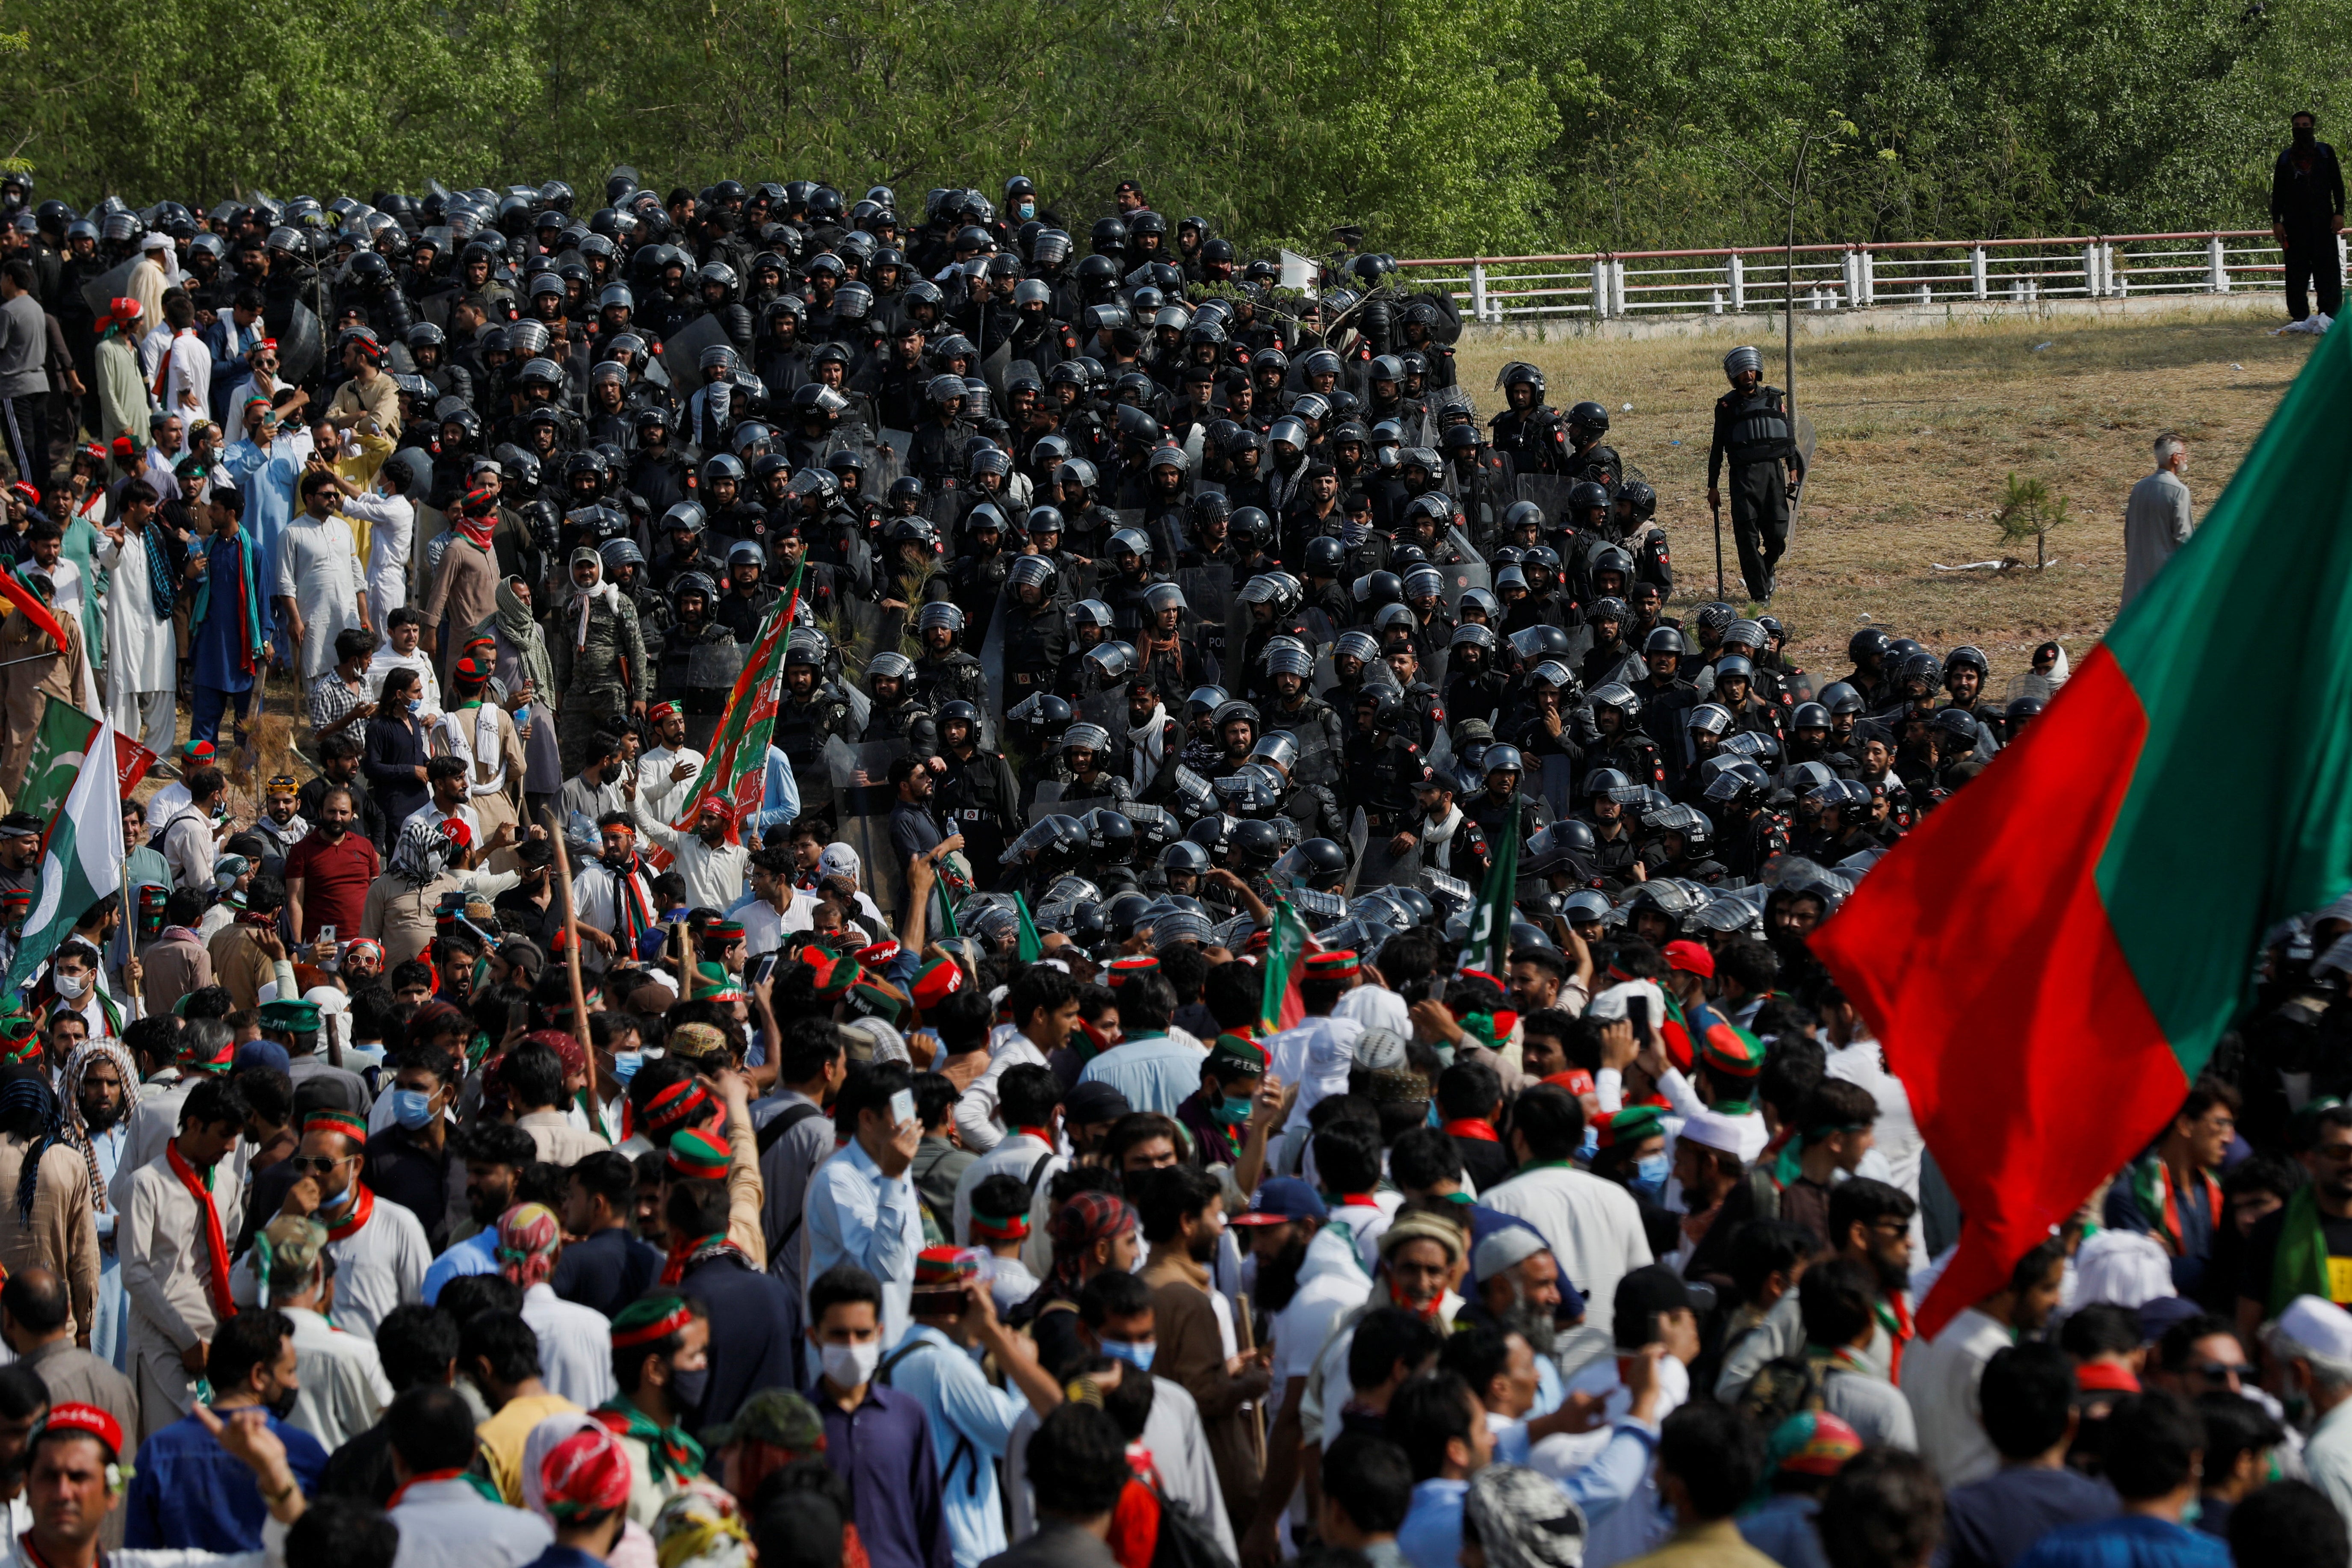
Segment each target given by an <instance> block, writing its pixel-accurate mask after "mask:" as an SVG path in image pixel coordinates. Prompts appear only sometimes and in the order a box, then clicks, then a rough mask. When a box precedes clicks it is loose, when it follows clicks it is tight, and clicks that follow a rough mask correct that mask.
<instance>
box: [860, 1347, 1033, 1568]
mask: <svg viewBox="0 0 2352 1568" xmlns="http://www.w3.org/2000/svg"><path fill="white" fill-rule="evenodd" d="M923 1346H929V1348H928V1349H924V1348H920V1347H923ZM884 1359H885V1361H886V1362H887V1363H888V1364H889V1367H890V1373H889V1378H890V1386H891V1387H892V1388H894V1389H897V1390H898V1392H899V1393H901V1394H909V1395H912V1396H913V1397H914V1398H916V1399H918V1400H919V1401H921V1403H922V1406H923V1410H924V1413H925V1414H926V1415H929V1417H930V1423H931V1452H932V1454H933V1455H935V1456H936V1457H937V1458H938V1459H939V1462H940V1488H941V1489H942V1492H943V1493H944V1498H943V1503H944V1508H945V1511H946V1515H947V1527H948V1541H949V1542H950V1546H951V1548H952V1549H953V1551H954V1552H955V1562H956V1568H978V1564H979V1563H981V1561H982V1559H984V1558H989V1557H993V1556H995V1555H996V1554H997V1553H998V1552H1002V1551H1003V1550H1004V1548H1005V1545H1006V1542H1005V1539H1004V1515H1003V1505H1002V1504H1001V1503H1000V1502H999V1501H998V1500H997V1490H996V1463H995V1461H997V1460H999V1459H1001V1458H1004V1449H1005V1445H1006V1444H1007V1443H1009V1442H1010V1441H1011V1440H1012V1437H1013V1423H1015V1422H1017V1421H1019V1420H1020V1419H1021V1413H1022V1412H1023V1411H1024V1410H1026V1409H1028V1408H1029V1402H1028V1401H1027V1400H1025V1399H1024V1398H1022V1397H1021V1395H1019V1394H1014V1393H1013V1392H1012V1391H1010V1390H1008V1389H1003V1388H997V1387H994V1386H992V1384H990V1383H989V1381H988V1379H987V1378H985V1377H983V1376H982V1375H981V1371H980V1367H979V1364H978V1363H975V1362H974V1361H973V1360H972V1358H971V1352H969V1351H967V1350H965V1349H964V1348H963V1347H962V1346H961V1345H959V1344H957V1343H956V1342H954V1341H953V1340H951V1339H950V1338H948V1337H947V1335H945V1334H943V1333H941V1332H940V1331H939V1330H937V1329H933V1328H925V1327H922V1326H920V1325H918V1326H917V1327H915V1328H911V1329H908V1331H907V1334H906V1337H905V1338H904V1339H902V1340H900V1341H899V1342H898V1345H897V1346H896V1347H895V1348H893V1349H892V1351H891V1352H890V1354H889V1355H888V1356H887V1357H885V1358H884ZM877 1375H878V1374H877Z"/></svg>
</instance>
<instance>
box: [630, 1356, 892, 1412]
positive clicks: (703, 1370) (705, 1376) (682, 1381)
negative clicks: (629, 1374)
mask: <svg viewBox="0 0 2352 1568" xmlns="http://www.w3.org/2000/svg"><path fill="white" fill-rule="evenodd" d="M861 1348H863V1347H861ZM826 1370H827V1371H831V1370H832V1368H831V1365H830V1364H829V1363H828V1365H827V1367H826ZM709 1387H710V1369H709V1367H707V1366H698V1367H696V1368H695V1369H694V1370H693V1371H692V1372H688V1371H687V1370H686V1369H685V1368H683V1367H676V1366H674V1367H672V1368H670V1369H669V1397H670V1403H671V1404H672V1405H675V1406H676V1407H677V1408H678V1409H680V1410H699V1409H701V1408H702V1396H703V1394H705V1393H707V1392H708V1391H709Z"/></svg>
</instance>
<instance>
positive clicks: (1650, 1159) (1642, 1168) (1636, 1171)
mask: <svg viewBox="0 0 2352 1568" xmlns="http://www.w3.org/2000/svg"><path fill="white" fill-rule="evenodd" d="M1671 1168H1672V1167H1671V1166H1670V1164H1669V1163H1668V1162H1667V1160H1666V1157H1665V1156H1664V1154H1644V1155H1643V1156H1642V1157H1641V1158H1640V1159H1638V1160H1636V1161H1634V1162H1633V1190H1634V1191H1635V1192H1637V1193H1640V1194H1642V1195H1643V1197H1649V1198H1654V1197H1656V1196H1657V1195H1658V1194H1660V1193H1663V1192H1664V1191H1665V1190H1666V1173H1667V1171H1668V1170H1670V1169H1671Z"/></svg>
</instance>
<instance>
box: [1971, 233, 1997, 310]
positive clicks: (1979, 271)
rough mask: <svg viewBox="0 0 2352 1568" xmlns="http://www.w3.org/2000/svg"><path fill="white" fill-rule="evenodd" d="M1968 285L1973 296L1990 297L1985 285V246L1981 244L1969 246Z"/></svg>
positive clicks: (1980, 298) (1982, 298)
mask: <svg viewBox="0 0 2352 1568" xmlns="http://www.w3.org/2000/svg"><path fill="white" fill-rule="evenodd" d="M1969 290H1970V294H1971V296H1972V297H1973V298H1975V299H1979V300H1989V299H1990V298H1992V296H1991V294H1990V292H1989V291H1988V290H1987V289H1986V287H1985V247H1983V246H1981V245H1971V246H1970V247H1969Z"/></svg>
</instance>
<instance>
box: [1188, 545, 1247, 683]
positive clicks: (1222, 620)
mask: <svg viewBox="0 0 2352 1568" xmlns="http://www.w3.org/2000/svg"><path fill="white" fill-rule="evenodd" d="M1176 586H1177V587H1179V588H1181V589H1182V590H1183V591H1184V603H1185V604H1186V605H1189V606H1190V607H1191V609H1192V635H1193V637H1195V638H1197V639H1198V641H1199V645H1200V648H1201V656H1202V659H1203V660H1204V661H1205V662H1206V663H1207V664H1208V665H1209V667H1210V668H1213V669H1214V670H1215V671H1216V672H1217V674H1218V675H1220V676H1222V675H1223V673H1224V672H1225V668H1226V667H1227V665H1228V664H1229V663H1230V662H1231V660H1230V659H1229V658H1228V650H1229V649H1232V648H1234V647H1237V646H1238V645H1236V644H1234V643H1233V642H1232V641H1231V638H1232V636H1233V623H1232V609H1233V602H1234V569H1233V568H1232V567H1230V566H1228V565H1226V564H1225V563H1223V562H1219V563H1216V564H1214V565H1213V566H1184V567H1180V568H1179V569H1178V570H1177V573H1176Z"/></svg>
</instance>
